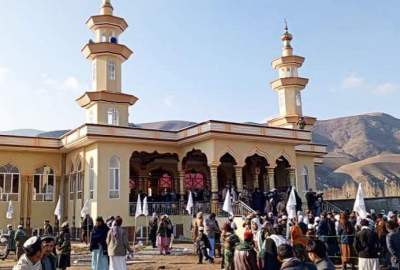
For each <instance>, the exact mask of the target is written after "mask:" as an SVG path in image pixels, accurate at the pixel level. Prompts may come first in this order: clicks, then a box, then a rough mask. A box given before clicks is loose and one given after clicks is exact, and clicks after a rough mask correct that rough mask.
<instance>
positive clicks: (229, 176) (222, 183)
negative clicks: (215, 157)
mask: <svg viewBox="0 0 400 270" xmlns="http://www.w3.org/2000/svg"><path fill="white" fill-rule="evenodd" d="M219 162H220V164H219V166H218V169H217V178H218V190H219V191H223V190H224V189H225V188H226V187H227V186H232V187H234V186H235V184H236V171H235V165H237V162H236V160H235V158H234V157H233V156H232V155H231V154H230V153H228V152H227V153H225V154H224V155H223V156H222V157H221V158H220V159H219ZM219 195H220V199H221V200H222V199H223V197H224V194H222V193H221V194H219Z"/></svg>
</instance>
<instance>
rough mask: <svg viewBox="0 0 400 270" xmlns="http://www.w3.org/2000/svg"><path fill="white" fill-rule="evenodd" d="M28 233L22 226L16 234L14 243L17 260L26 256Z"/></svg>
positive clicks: (19, 226)
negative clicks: (23, 255)
mask: <svg viewBox="0 0 400 270" xmlns="http://www.w3.org/2000/svg"><path fill="white" fill-rule="evenodd" d="M26 238H27V237H26V233H25V231H24V228H23V227H22V225H18V229H17V231H16V232H15V236H14V241H15V248H16V254H17V260H19V258H20V257H21V255H22V254H24V247H23V246H24V243H25V241H26Z"/></svg>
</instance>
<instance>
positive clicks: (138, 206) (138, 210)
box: [135, 194, 143, 218]
mask: <svg viewBox="0 0 400 270" xmlns="http://www.w3.org/2000/svg"><path fill="white" fill-rule="evenodd" d="M142 214H143V212H142V201H141V200H140V194H139V195H138V197H137V203H136V212H135V218H138V217H140V216H141V215H142Z"/></svg>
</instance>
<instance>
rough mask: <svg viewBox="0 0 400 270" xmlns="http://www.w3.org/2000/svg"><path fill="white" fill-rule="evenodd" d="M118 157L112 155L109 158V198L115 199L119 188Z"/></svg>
mask: <svg viewBox="0 0 400 270" xmlns="http://www.w3.org/2000/svg"><path fill="white" fill-rule="evenodd" d="M119 165H120V163H119V159H118V157H116V156H113V157H112V158H111V159H110V164H109V194H108V196H109V198H110V199H117V198H119V188H120V174H119Z"/></svg>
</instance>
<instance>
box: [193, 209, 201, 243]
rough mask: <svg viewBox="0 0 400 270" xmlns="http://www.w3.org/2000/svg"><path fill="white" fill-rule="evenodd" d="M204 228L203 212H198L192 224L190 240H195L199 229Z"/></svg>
mask: <svg viewBox="0 0 400 270" xmlns="http://www.w3.org/2000/svg"><path fill="white" fill-rule="evenodd" d="M203 226H204V217H203V212H198V213H197V214H196V218H195V219H194V221H193V224H192V239H193V242H194V241H195V240H196V239H197V236H198V234H199V228H200V227H203Z"/></svg>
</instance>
